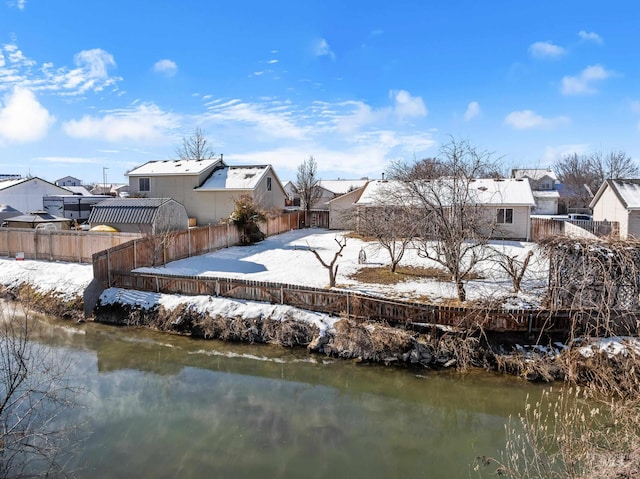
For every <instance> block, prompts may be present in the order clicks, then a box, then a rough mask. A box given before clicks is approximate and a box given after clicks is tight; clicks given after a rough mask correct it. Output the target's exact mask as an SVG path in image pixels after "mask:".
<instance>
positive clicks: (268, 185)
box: [267, 176, 271, 191]
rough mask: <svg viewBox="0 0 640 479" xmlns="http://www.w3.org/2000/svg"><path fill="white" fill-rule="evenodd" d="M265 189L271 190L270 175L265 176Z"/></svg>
mask: <svg viewBox="0 0 640 479" xmlns="http://www.w3.org/2000/svg"><path fill="white" fill-rule="evenodd" d="M267 191H271V177H270V176H267Z"/></svg>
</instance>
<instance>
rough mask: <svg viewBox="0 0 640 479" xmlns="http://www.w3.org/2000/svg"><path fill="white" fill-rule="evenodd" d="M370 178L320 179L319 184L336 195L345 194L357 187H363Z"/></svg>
mask: <svg viewBox="0 0 640 479" xmlns="http://www.w3.org/2000/svg"><path fill="white" fill-rule="evenodd" d="M367 181H369V180H366V179H364V180H362V179H361V180H320V181H318V186H320V187H322V188H324V189H325V190H328V191H330V192H331V193H333V194H336V195H344V194H345V193H348V192H349V191H352V190H355V189H356V188H362V187H363V186H364V185H366V184H367Z"/></svg>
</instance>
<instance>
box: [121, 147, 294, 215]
mask: <svg viewBox="0 0 640 479" xmlns="http://www.w3.org/2000/svg"><path fill="white" fill-rule="evenodd" d="M127 176H128V177H129V194H130V195H131V196H140V197H148V198H173V199H174V200H176V201H177V202H179V203H181V204H183V205H184V206H185V208H186V210H187V214H188V215H189V218H194V219H195V221H196V223H197V224H198V225H206V224H215V223H219V222H220V221H221V220H225V219H227V218H228V217H229V215H230V214H231V212H232V211H233V209H234V208H235V203H234V200H235V199H237V198H239V197H240V196H242V195H249V196H251V197H252V198H253V199H254V201H256V202H257V203H258V204H260V205H261V206H262V208H264V209H266V210H270V209H278V210H282V209H283V208H284V205H285V198H286V194H285V191H284V189H283V187H282V183H281V182H280V180H279V179H278V176H277V175H276V173H275V171H274V170H273V168H272V167H271V165H248V166H229V165H227V164H225V163H224V162H223V161H222V159H213V158H212V159H207V160H166V161H150V162H148V163H145V164H144V165H142V166H140V167H138V168H135V169H133V170H131V171H130V172H129V173H127Z"/></svg>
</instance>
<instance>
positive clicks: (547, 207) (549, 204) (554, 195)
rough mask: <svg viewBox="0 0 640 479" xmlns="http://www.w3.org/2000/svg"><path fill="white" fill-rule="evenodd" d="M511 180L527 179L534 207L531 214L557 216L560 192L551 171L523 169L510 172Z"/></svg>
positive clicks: (556, 178) (555, 177) (556, 180)
mask: <svg viewBox="0 0 640 479" xmlns="http://www.w3.org/2000/svg"><path fill="white" fill-rule="evenodd" d="M511 177H512V178H520V179H522V178H527V179H528V180H529V184H530V185H531V191H532V192H533V198H534V200H535V202H536V206H535V208H534V209H533V213H534V214H537V215H556V214H558V200H559V199H560V192H559V191H558V189H557V185H558V177H557V176H556V174H555V173H554V172H553V170H551V169H549V168H547V169H544V168H523V169H513V170H511Z"/></svg>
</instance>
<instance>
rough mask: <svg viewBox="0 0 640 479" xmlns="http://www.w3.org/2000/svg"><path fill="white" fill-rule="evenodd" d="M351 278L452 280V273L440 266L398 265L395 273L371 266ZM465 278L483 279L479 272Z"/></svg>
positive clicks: (370, 280)
mask: <svg viewBox="0 0 640 479" xmlns="http://www.w3.org/2000/svg"><path fill="white" fill-rule="evenodd" d="M349 279H352V280H354V281H358V282H361V283H370V284H398V283H402V282H404V281H415V280H416V279H435V280H437V281H450V280H451V275H450V274H449V273H447V272H446V271H444V270H443V269H439V268H421V267H418V266H398V268H397V269H396V271H395V273H392V272H391V271H390V270H389V268H388V267H384V266H370V267H365V268H361V269H359V270H358V271H357V272H355V273H353V274H352V275H351V276H349ZM465 279H482V277H481V276H480V275H478V274H470V275H469V276H468V277H467V278H465Z"/></svg>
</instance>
